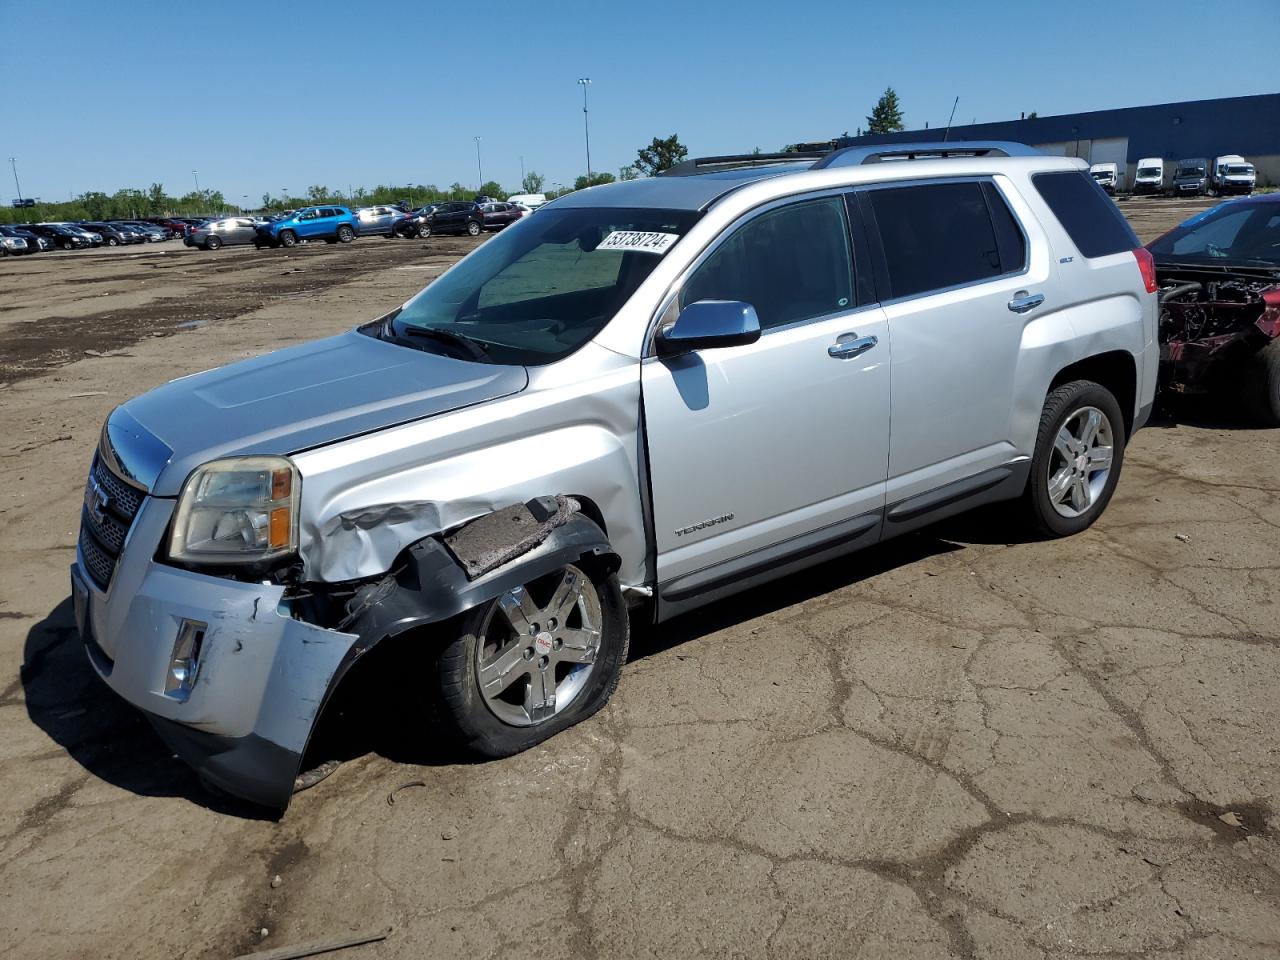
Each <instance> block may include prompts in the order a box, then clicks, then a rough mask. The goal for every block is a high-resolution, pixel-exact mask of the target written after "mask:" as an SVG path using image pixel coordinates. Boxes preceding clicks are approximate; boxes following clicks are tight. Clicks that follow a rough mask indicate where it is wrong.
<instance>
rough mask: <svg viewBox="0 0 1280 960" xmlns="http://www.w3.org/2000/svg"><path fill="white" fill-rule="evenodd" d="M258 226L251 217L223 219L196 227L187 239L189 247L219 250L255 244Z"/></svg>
mask: <svg viewBox="0 0 1280 960" xmlns="http://www.w3.org/2000/svg"><path fill="white" fill-rule="evenodd" d="M257 239H258V225H257V224H256V223H254V221H253V220H252V218H250V217H223V218H222V219H221V220H210V221H208V222H207V223H202V224H200V226H198V227H195V228H194V229H192V231H191V232H190V233H189V234H188V235H187V237H186V238H185V240H186V243H187V245H188V246H192V247H199V248H200V249H202V250H217V249H218V248H219V247H222V246H226V245H227V244H240V243H254V242H255V241H256V240H257Z"/></svg>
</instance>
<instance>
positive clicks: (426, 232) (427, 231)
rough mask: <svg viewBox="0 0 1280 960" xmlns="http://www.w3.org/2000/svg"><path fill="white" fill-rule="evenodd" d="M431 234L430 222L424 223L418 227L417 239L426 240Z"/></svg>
mask: <svg viewBox="0 0 1280 960" xmlns="http://www.w3.org/2000/svg"><path fill="white" fill-rule="evenodd" d="M430 236H431V224H429V223H424V224H422V225H420V226H419V227H418V239H419V240H426V239H427V238H428V237H430Z"/></svg>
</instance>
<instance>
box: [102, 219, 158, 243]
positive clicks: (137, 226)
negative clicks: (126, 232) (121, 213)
mask: <svg viewBox="0 0 1280 960" xmlns="http://www.w3.org/2000/svg"><path fill="white" fill-rule="evenodd" d="M111 222H112V223H113V224H116V225H118V226H121V227H126V228H128V229H130V230H133V231H135V232H137V233H138V234H139V235H140V236H141V237H142V238H143V239H144V240H146V241H147V243H160V242H161V241H163V240H169V239H171V238H172V237H173V231H171V230H167V229H166V228H164V227H160V226H157V225H156V224H154V223H147V222H146V221H145V220H113V221H111Z"/></svg>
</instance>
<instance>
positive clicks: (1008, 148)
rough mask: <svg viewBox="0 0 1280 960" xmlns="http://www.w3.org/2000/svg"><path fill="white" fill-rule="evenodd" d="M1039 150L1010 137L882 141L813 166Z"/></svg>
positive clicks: (1029, 154)
mask: <svg viewBox="0 0 1280 960" xmlns="http://www.w3.org/2000/svg"><path fill="white" fill-rule="evenodd" d="M1038 156H1042V154H1041V152H1040V151H1039V150H1036V149H1035V148H1034V147H1029V146H1027V145H1026V144H1025V143H1013V142H1012V141H1008V140H953V141H950V142H946V143H944V142H939V143H880V144H876V145H874V146H869V147H844V148H842V149H840V150H835V151H833V152H831V153H828V154H826V155H825V156H824V157H822V159H820V160H819V161H818V162H817V163H815V164H814V165H813V168H812V169H814V170H823V169H826V168H827V167H857V166H861V165H862V164H864V163H884V162H886V161H893V160H938V159H944V158H946V157H1038Z"/></svg>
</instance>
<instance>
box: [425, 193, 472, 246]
mask: <svg viewBox="0 0 1280 960" xmlns="http://www.w3.org/2000/svg"><path fill="white" fill-rule="evenodd" d="M426 222H427V225H428V226H429V227H430V228H431V232H432V233H466V234H470V235H471V236H473V237H478V236H480V234H481V233H483V232H484V228H485V222H484V212H483V211H482V210H481V209H480V204H478V203H474V202H472V201H470V200H450V201H448V202H447V203H440V204H436V206H435V209H433V210H432V211H431V213H430V214H429V215H428V216H427V218H426Z"/></svg>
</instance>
